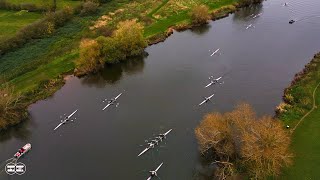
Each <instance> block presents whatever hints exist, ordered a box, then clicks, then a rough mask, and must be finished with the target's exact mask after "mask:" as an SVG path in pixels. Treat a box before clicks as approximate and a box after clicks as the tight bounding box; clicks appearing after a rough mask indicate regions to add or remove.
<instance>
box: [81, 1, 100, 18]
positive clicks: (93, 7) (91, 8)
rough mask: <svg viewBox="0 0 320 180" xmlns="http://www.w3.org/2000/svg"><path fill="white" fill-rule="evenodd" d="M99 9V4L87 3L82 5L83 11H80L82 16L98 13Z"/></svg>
mask: <svg viewBox="0 0 320 180" xmlns="http://www.w3.org/2000/svg"><path fill="white" fill-rule="evenodd" d="M98 7H99V3H95V2H92V1H87V2H84V3H83V4H82V10H81V11H80V15H82V16H84V15H89V14H94V13H96V12H97V9H98Z"/></svg>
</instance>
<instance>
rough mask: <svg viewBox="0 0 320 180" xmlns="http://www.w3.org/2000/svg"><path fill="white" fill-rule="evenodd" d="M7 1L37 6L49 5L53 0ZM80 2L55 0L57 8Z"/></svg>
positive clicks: (72, 5) (73, 5)
mask: <svg viewBox="0 0 320 180" xmlns="http://www.w3.org/2000/svg"><path fill="white" fill-rule="evenodd" d="M7 1H8V2H10V3H13V4H21V3H30V4H35V5H37V6H44V5H50V3H51V2H53V0H7ZM80 3H81V1H75V0H57V8H58V9H62V8H63V7H65V6H71V7H75V6H77V5H79V4H80Z"/></svg>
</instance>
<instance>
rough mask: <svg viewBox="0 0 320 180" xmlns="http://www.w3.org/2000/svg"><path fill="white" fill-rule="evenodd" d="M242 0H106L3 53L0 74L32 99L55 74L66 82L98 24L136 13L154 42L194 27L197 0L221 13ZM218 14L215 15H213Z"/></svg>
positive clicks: (46, 93) (96, 32)
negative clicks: (172, 31) (86, 13)
mask: <svg viewBox="0 0 320 180" xmlns="http://www.w3.org/2000/svg"><path fill="white" fill-rule="evenodd" d="M236 2H237V1H236V0H220V1H218V0H217V1H206V0H195V1H179V0H174V1H167V0H163V1H159V0H152V1H144V0H137V1H130V0H113V1H110V2H108V3H105V4H103V5H102V6H101V7H100V8H99V10H98V12H97V13H96V14H95V15H91V16H86V17H81V16H75V17H74V18H73V19H72V20H71V21H69V22H67V23H66V25H64V26H63V27H60V28H59V29H57V30H56V31H55V32H54V33H53V34H52V35H50V36H48V37H45V38H41V39H34V40H31V41H30V42H28V43H27V44H25V45H24V46H23V47H22V48H19V49H17V50H15V51H13V52H9V53H6V54H5V55H3V56H0V76H2V77H4V78H5V79H6V82H7V84H9V85H11V86H14V87H15V88H14V89H15V93H17V94H28V98H27V99H26V104H27V105H28V104H30V103H32V102H34V101H36V100H39V99H43V98H45V97H47V96H50V95H51V94H52V93H54V92H55V90H56V89H57V88H50V90H48V89H46V88H45V89H44V90H43V91H41V90H39V89H41V88H44V87H46V85H45V84H46V83H49V84H50V82H51V80H52V79H60V80H59V81H60V82H63V80H62V79H63V77H62V76H61V75H63V74H67V73H72V72H73V70H74V61H75V60H77V59H78V58H79V43H80V41H81V39H83V38H95V37H97V36H99V30H100V29H99V27H98V28H97V26H99V25H101V24H103V25H106V26H108V27H110V28H111V29H112V28H114V27H115V26H116V25H117V24H118V23H119V22H121V21H124V20H127V19H134V18H136V19H138V22H141V23H142V24H143V25H144V28H145V33H144V37H145V38H146V39H147V40H148V41H149V43H150V44H152V43H153V42H157V41H158V39H161V40H164V39H165V38H166V37H167V36H168V34H167V30H168V29H169V28H170V27H182V29H183V27H190V23H191V19H190V15H189V12H190V11H191V8H192V7H193V6H194V5H196V4H205V5H207V6H208V7H209V9H210V11H211V13H215V14H216V15H217V17H221V16H225V15H226V14H229V13H230V12H232V11H234V10H236V7H235V6H233V5H237V4H236ZM230 6H231V7H232V8H230ZM217 12H218V13H217ZM217 17H216V16H213V19H215V18H217ZM0 25H1V22H0ZM58 84H59V85H60V83H58ZM50 87H51V86H50ZM40 92H41V93H40ZM39 93H40V95H39Z"/></svg>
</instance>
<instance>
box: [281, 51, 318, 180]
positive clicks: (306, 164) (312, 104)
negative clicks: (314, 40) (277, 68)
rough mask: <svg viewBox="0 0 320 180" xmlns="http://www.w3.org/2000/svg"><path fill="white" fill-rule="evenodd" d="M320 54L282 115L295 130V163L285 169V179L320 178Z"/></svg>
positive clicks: (295, 85)
mask: <svg viewBox="0 0 320 180" xmlns="http://www.w3.org/2000/svg"><path fill="white" fill-rule="evenodd" d="M319 83H320V55H319V56H318V57H317V58H314V59H313V61H312V62H311V63H310V64H309V65H308V66H307V73H305V74H304V75H303V76H302V79H300V80H298V81H297V82H296V83H295V84H294V85H293V86H291V87H290V89H289V91H288V94H291V96H292V97H293V103H292V107H291V108H288V111H287V112H285V113H283V114H281V115H280V119H282V120H283V121H284V122H285V123H286V124H289V125H290V127H292V129H291V132H292V133H293V134H292V146H291V147H292V150H293V152H294V153H295V158H294V164H293V165H292V166H291V167H290V168H288V169H285V170H284V173H283V175H282V178H283V179H318V178H319V177H320V171H319V170H318V167H320V141H319V139H320V106H319V103H320V88H318V87H319V86H318V85H319ZM318 106H319V107H318Z"/></svg>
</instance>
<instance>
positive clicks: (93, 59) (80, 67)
mask: <svg viewBox="0 0 320 180" xmlns="http://www.w3.org/2000/svg"><path fill="white" fill-rule="evenodd" d="M100 49H101V47H100V46H99V44H98V43H97V41H95V40H89V39H84V40H82V41H81V43H80V58H79V59H78V60H77V61H76V63H75V64H76V71H77V74H79V75H81V74H87V73H90V72H95V71H97V70H98V69H99V68H100V67H101V66H103V65H104V61H103V59H102V58H101V53H100V51H101V50H100Z"/></svg>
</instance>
